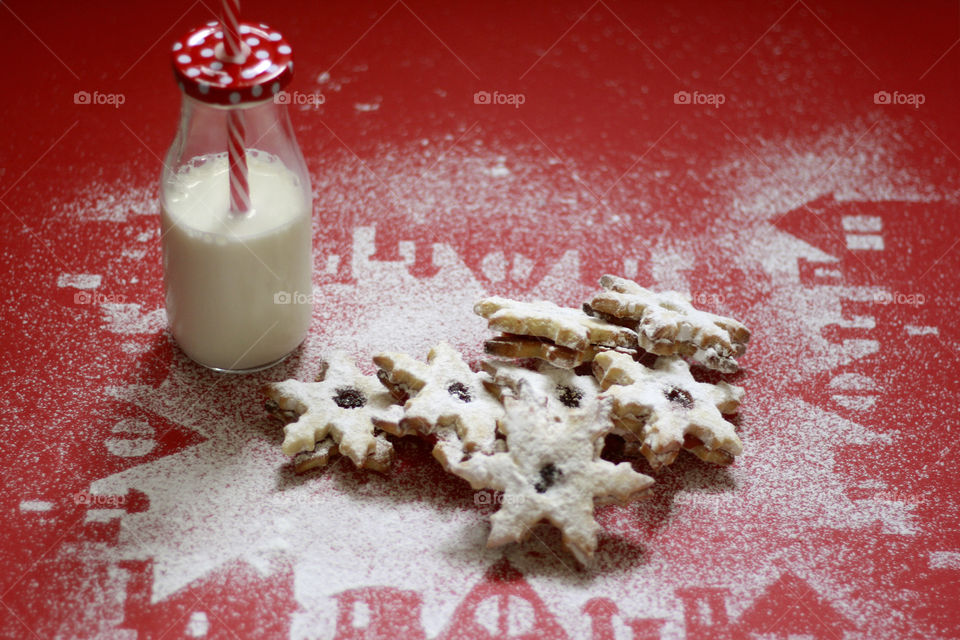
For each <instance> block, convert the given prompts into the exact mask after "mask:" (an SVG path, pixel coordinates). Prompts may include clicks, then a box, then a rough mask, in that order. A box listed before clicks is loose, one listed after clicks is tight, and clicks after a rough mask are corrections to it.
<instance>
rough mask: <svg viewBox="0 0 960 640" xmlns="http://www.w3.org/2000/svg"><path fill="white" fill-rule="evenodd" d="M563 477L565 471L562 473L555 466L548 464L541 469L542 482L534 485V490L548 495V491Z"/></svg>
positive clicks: (539, 481)
mask: <svg viewBox="0 0 960 640" xmlns="http://www.w3.org/2000/svg"><path fill="white" fill-rule="evenodd" d="M562 475H563V471H560V469H558V468H557V466H556V465H555V464H553V463H552V462H551V463H548V464H546V465H544V466H543V467H541V469H540V480H538V481H537V482H536V483H535V484H534V485H533V488H534V489H536V490H537V493H546V491H547V489H549V488H550V487H552V486H553V485H554V484H556V482H557V480H558V479H560V476H562Z"/></svg>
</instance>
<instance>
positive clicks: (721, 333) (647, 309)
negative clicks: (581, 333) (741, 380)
mask: <svg viewBox="0 0 960 640" xmlns="http://www.w3.org/2000/svg"><path fill="white" fill-rule="evenodd" d="M600 286H602V287H603V288H604V291H602V292H601V293H598V294H597V295H596V296H594V298H593V300H591V301H590V304H589V306H590V308H592V309H593V310H594V311H596V312H599V315H600V316H601V317H603V316H610V317H612V318H615V319H621V320H623V319H627V320H631V321H634V322H636V323H637V334H638V343H639V345H640V347H641V348H643V349H645V350H646V351H649V352H651V353H655V354H657V355H674V354H680V355H684V356H688V357H691V358H693V359H694V360H695V361H697V362H699V363H701V364H703V365H704V366H706V367H709V368H711V369H716V370H718V371H723V372H724V373H733V372H734V371H737V369H738V368H739V365H738V364H737V361H736V360H735V358H737V357H739V356H741V355H743V353H744V352H745V351H746V348H747V341H748V340H750V331H749V330H748V329H747V328H746V327H745V326H743V325H742V324H741V323H739V322H737V321H736V320H734V319H732V318H725V317H723V316H719V315H716V314H713V313H708V312H706V311H701V310H699V309H695V308H694V307H693V305H691V304H690V300H689V299H688V298H687V297H686V296H684V295H683V294H681V293H678V292H676V291H664V292H662V293H654V292H653V291H650V290H649V289H644V288H643V287H641V286H640V285H638V284H637V283H636V282H633V281H631V280H626V279H624V278H618V277H616V276H611V275H605V276H603V277H602V278H601V279H600Z"/></svg>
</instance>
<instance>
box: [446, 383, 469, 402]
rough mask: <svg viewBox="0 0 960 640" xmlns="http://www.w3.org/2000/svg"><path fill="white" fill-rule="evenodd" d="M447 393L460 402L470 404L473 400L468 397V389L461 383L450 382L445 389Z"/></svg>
mask: <svg viewBox="0 0 960 640" xmlns="http://www.w3.org/2000/svg"><path fill="white" fill-rule="evenodd" d="M447 393H449V394H450V395H451V396H453V397H454V398H456V399H458V400H460V401H461V402H470V401H471V400H473V398H472V397H471V396H470V389H468V388H467V385H465V384H463V383H462V382H451V383H450V386H448V387H447Z"/></svg>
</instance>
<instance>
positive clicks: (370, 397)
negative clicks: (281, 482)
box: [265, 351, 401, 467]
mask: <svg viewBox="0 0 960 640" xmlns="http://www.w3.org/2000/svg"><path fill="white" fill-rule="evenodd" d="M265 391H266V393H267V395H269V396H270V399H271V400H273V402H275V403H276V404H277V406H278V407H279V409H280V410H281V411H285V412H287V411H293V412H295V413H297V414H298V415H299V418H298V419H297V421H296V422H291V423H290V424H288V425H287V426H286V427H284V440H283V452H284V453H285V454H287V455H288V456H293V455H296V454H298V453H300V452H303V451H313V450H314V448H315V446H316V444H317V443H318V442H321V441H323V440H325V439H326V438H327V437H328V436H330V437H332V438H333V440H334V441H335V442H336V444H337V448H338V449H339V452H340V453H342V454H344V455H345V456H347V457H348V458H350V459H351V460H352V461H353V463H354V464H355V465H357V466H358V467H360V466H363V465H364V463H365V462H366V460H367V457H368V456H370V455H372V454H374V453H376V452H377V447H378V441H377V438H376V433H375V427H374V423H373V420H374V419H375V418H376V419H380V420H385V421H389V420H390V419H391V418H396V417H397V416H399V413H400V411H401V409H400V407H399V406H397V405H395V404H394V403H393V397H392V396H391V395H390V394H389V393H388V392H387V391H386V390H385V389H384V388H383V386H382V385H381V384H380V382H379V381H378V380H377V379H376V378H375V377H374V376H367V375H364V374H363V373H361V372H360V370H359V369H358V368H357V366H356V364H354V362H353V360H352V359H350V357H349V356H347V355H346V354H345V353H343V352H339V351H338V352H335V353H333V354H332V355H330V356H329V357H328V358H326V359H325V361H324V366H323V369H322V370H321V374H320V376H319V380H318V381H317V382H300V381H299V380H285V381H283V382H272V383H269V384H267V385H266V388H265ZM388 444H389V443H388ZM380 448H381V449H382V448H383V443H380Z"/></svg>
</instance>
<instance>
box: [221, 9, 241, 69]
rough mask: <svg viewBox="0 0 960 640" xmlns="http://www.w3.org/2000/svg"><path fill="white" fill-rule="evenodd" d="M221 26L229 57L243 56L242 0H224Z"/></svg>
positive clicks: (224, 46)
mask: <svg viewBox="0 0 960 640" xmlns="http://www.w3.org/2000/svg"><path fill="white" fill-rule="evenodd" d="M220 26H221V28H222V29H223V48H224V49H225V53H226V54H227V57H229V58H232V59H238V58H241V57H243V43H242V42H241V41H240V0H223V2H222V3H221V5H220Z"/></svg>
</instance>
